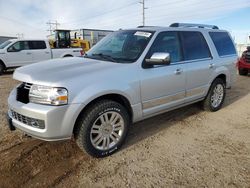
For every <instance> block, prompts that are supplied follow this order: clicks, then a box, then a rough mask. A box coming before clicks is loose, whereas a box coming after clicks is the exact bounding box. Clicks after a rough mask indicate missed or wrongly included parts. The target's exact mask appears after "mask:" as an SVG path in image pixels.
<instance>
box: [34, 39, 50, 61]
mask: <svg viewBox="0 0 250 188" xmlns="http://www.w3.org/2000/svg"><path fill="white" fill-rule="evenodd" d="M29 47H30V49H31V52H32V63H36V62H39V61H44V60H48V59H51V51H50V48H47V46H46V43H45V41H44V40H33V41H29Z"/></svg>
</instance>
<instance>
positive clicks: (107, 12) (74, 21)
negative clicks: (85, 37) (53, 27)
mask: <svg viewBox="0 0 250 188" xmlns="http://www.w3.org/2000/svg"><path fill="white" fill-rule="evenodd" d="M136 4H138V2H133V3H129V4H127V5H124V6H120V7H118V8H115V9H111V10H109V11H105V12H103V13H101V14H97V15H94V16H92V17H91V18H81V19H77V20H71V21H68V22H63V23H62V24H73V23H78V22H82V21H84V22H85V21H86V20H89V21H88V22H91V21H90V20H92V19H93V18H97V17H100V16H103V15H106V14H109V13H111V12H115V11H118V10H121V9H124V8H127V7H129V6H132V5H136Z"/></svg>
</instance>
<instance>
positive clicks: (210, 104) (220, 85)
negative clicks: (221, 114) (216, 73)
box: [202, 78, 226, 112]
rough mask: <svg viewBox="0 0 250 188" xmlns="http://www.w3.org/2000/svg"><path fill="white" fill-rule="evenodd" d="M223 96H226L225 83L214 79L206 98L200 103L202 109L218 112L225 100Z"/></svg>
mask: <svg viewBox="0 0 250 188" xmlns="http://www.w3.org/2000/svg"><path fill="white" fill-rule="evenodd" d="M216 92H217V93H216ZM225 96H226V85H225V82H224V81H223V80H222V79H221V78H216V79H215V80H214V81H213V83H212V85H211V87H210V89H209V91H208V94H207V96H206V98H205V99H204V101H203V102H202V106H203V109H204V110H206V111H211V112H215V111H217V110H219V109H220V108H221V107H222V104H223V102H224V100H225ZM216 99H217V102H216Z"/></svg>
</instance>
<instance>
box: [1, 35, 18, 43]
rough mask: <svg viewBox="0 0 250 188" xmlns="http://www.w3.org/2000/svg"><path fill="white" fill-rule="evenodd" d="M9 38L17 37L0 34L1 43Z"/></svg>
mask: <svg viewBox="0 0 250 188" xmlns="http://www.w3.org/2000/svg"><path fill="white" fill-rule="evenodd" d="M9 39H16V37H7V36H0V44H1V43H3V42H5V41H6V40H9Z"/></svg>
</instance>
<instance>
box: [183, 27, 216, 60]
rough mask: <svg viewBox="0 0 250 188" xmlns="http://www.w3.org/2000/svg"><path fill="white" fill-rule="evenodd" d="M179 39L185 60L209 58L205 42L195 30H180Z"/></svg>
mask: <svg viewBox="0 0 250 188" xmlns="http://www.w3.org/2000/svg"><path fill="white" fill-rule="evenodd" d="M180 33H181V39H182V45H183V53H184V59H185V60H195V59H204V58H211V53H210V51H209V48H208V45H207V42H206V40H205V38H204V37H203V35H202V34H201V33H200V32H197V31H182V32H180Z"/></svg>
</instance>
